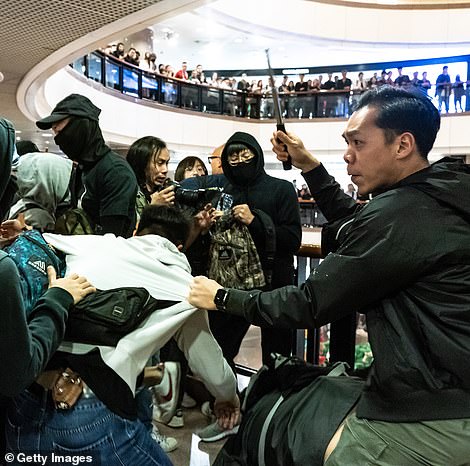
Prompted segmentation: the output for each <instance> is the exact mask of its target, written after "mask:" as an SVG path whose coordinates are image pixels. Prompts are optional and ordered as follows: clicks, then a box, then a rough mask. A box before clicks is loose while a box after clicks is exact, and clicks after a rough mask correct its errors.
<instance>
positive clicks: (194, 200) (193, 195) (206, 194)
mask: <svg viewBox="0 0 470 466" xmlns="http://www.w3.org/2000/svg"><path fill="white" fill-rule="evenodd" d="M168 186H174V187H175V202H176V203H177V204H181V205H184V206H188V207H194V208H195V209H198V210H202V209H203V208H204V206H205V205H206V204H212V205H213V206H214V207H216V206H217V203H218V202H219V199H220V198H221V196H222V189H221V188H206V189H185V188H182V187H181V185H180V184H179V183H177V182H176V181H172V180H170V179H167V180H166V181H165V183H164V184H163V187H162V189H163V188H167V187H168Z"/></svg>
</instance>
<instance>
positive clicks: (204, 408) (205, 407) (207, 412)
mask: <svg viewBox="0 0 470 466" xmlns="http://www.w3.org/2000/svg"><path fill="white" fill-rule="evenodd" d="M201 413H202V414H203V415H204V416H206V417H207V419H209V421H213V420H214V419H215V416H214V413H213V412H212V409H211V404H210V402H209V401H204V403H202V405H201Z"/></svg>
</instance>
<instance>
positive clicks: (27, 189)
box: [9, 152, 72, 231]
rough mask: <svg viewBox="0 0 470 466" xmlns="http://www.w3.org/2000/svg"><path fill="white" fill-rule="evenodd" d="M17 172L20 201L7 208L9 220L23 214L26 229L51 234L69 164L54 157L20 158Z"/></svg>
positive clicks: (64, 191) (64, 192) (38, 154)
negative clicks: (34, 229) (31, 228)
mask: <svg viewBox="0 0 470 466" xmlns="http://www.w3.org/2000/svg"><path fill="white" fill-rule="evenodd" d="M20 160H21V162H20V165H19V167H18V171H17V183H18V196H19V197H20V200H19V201H18V202H17V203H16V204H15V205H14V206H13V207H12V208H11V210H10V215H9V217H10V218H16V217H17V216H18V214H19V213H21V212H24V215H25V221H26V223H27V224H28V225H30V226H32V227H33V228H36V229H38V230H41V231H53V230H54V227H55V220H56V215H55V214H56V210H57V206H58V205H59V204H60V203H61V202H63V201H65V200H66V198H67V196H68V187H69V182H70V175H71V173H72V161H71V160H69V159H66V158H64V157H61V156H59V155H56V154H49V153H41V152H36V153H29V154H26V155H24V156H23V157H21V159H20Z"/></svg>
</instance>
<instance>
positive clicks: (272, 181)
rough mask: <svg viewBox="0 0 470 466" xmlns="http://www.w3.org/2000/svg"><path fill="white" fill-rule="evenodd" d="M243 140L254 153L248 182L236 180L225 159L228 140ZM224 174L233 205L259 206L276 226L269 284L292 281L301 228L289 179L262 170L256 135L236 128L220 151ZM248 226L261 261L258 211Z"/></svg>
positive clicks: (263, 235) (262, 233) (262, 234)
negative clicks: (251, 175)
mask: <svg viewBox="0 0 470 466" xmlns="http://www.w3.org/2000/svg"><path fill="white" fill-rule="evenodd" d="M234 143H236V144H239V143H241V144H244V145H246V146H247V147H249V148H251V150H252V151H253V152H254V153H255V154H256V157H255V159H254V161H253V162H251V163H252V164H254V165H253V170H254V173H253V179H252V180H251V181H249V182H248V183H245V182H241V181H238V180H237V177H236V175H235V174H234V168H233V167H232V166H231V165H230V164H229V163H228V161H227V148H228V146H229V145H230V144H234ZM221 159H222V167H223V170H224V175H225V176H226V178H227V180H228V184H227V185H226V186H225V189H224V191H225V192H227V193H228V194H231V195H232V196H233V201H234V202H233V205H234V206H235V205H239V204H248V206H249V207H250V210H251V211H252V212H253V210H256V209H258V210H261V211H263V212H264V213H266V214H267V215H269V216H270V217H271V219H272V221H273V223H274V227H275V230H276V254H275V259H274V269H273V277H272V286H273V287H279V286H284V285H290V284H292V283H293V263H294V254H296V253H297V251H298V250H299V248H300V243H301V237H302V228H301V224H300V212H299V204H298V200H297V194H296V193H295V190H294V187H293V186H292V183H289V182H288V181H285V180H281V179H278V178H274V177H272V176H269V175H267V174H266V172H265V171H264V156H263V151H262V149H261V147H260V146H259V144H258V142H257V141H256V139H255V138H254V137H253V136H251V135H249V134H247V133H241V132H237V133H235V134H234V135H233V136H232V137H231V138H230V139H229V140H228V141H227V143H226V144H225V147H224V150H223V152H222V155H221ZM253 213H254V215H255V219H254V220H253V222H252V223H251V224H250V225H249V226H248V229H249V230H250V233H251V236H252V237H253V241H254V242H255V245H256V249H257V251H258V254H259V255H260V259H261V261H262V262H263V261H264V259H265V240H266V233H265V230H264V225H263V222H262V220H261V219H260V217H259V215H256V212H253Z"/></svg>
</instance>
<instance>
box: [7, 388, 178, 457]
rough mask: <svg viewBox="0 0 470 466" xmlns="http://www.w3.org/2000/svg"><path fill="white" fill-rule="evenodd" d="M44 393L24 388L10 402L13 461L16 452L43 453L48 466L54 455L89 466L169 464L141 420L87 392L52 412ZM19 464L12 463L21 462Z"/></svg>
mask: <svg viewBox="0 0 470 466" xmlns="http://www.w3.org/2000/svg"><path fill="white" fill-rule="evenodd" d="M48 393H49V392H46V391H44V392H43V394H42V395H39V394H36V393H31V392H30V391H29V390H25V391H24V392H23V393H21V394H20V395H19V396H17V397H16V398H15V399H14V400H13V401H12V403H11V405H10V407H9V410H8V420H7V425H6V439H7V451H9V452H11V453H13V454H14V455H16V456H17V457H18V454H19V453H26V454H28V455H34V454H41V455H47V456H48V458H49V461H48V462H47V464H52V462H53V461H51V455H52V454H55V455H63V456H69V457H70V456H74V457H78V456H85V457H86V456H89V457H92V460H91V461H88V462H87V463H86V464H91V465H92V466H124V465H125V466H147V465H148V466H167V465H168V466H171V464H172V463H171V461H170V460H169V458H168V457H167V455H166V454H165V453H164V452H163V450H162V449H161V448H160V447H159V445H158V444H157V443H156V442H155V440H153V439H152V437H151V436H150V433H149V431H148V430H147V429H146V428H145V426H144V425H143V424H142V422H140V421H139V420H136V421H130V420H128V419H124V418H122V417H120V416H118V415H117V414H114V413H113V412H112V411H110V410H109V409H108V408H107V407H106V406H105V405H104V404H103V403H102V402H101V401H100V400H99V399H98V398H96V396H95V395H94V394H93V393H88V394H87V393H86V392H84V394H82V396H81V397H80V399H79V400H78V401H77V403H76V404H75V405H74V406H73V408H72V409H70V410H66V411H61V410H56V409H55V408H54V405H53V403H52V400H51V399H50V396H49V395H48ZM17 461H19V462H18V463H16V462H13V463H10V464H22V462H21V461H20V460H17ZM54 461H55V458H54ZM79 464H81V463H79ZM84 464H85V463H84Z"/></svg>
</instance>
